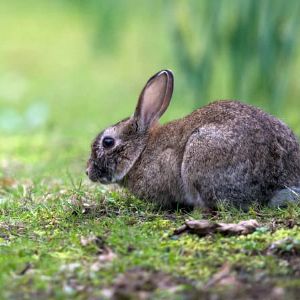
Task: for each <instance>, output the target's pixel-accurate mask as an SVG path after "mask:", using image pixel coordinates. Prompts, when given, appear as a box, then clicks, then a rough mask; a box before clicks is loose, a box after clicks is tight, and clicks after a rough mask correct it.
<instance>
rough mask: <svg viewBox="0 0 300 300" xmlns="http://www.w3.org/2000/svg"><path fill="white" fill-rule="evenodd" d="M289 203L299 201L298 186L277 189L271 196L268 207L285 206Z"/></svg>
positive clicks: (299, 190)
mask: <svg viewBox="0 0 300 300" xmlns="http://www.w3.org/2000/svg"><path fill="white" fill-rule="evenodd" d="M289 203H300V187H287V188H285V189H282V190H279V191H277V192H276V193H275V194H274V196H273V197H272V198H271V200H270V202H269V204H268V206H269V207H285V206H288V204H289Z"/></svg>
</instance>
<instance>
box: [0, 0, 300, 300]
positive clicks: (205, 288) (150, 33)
mask: <svg viewBox="0 0 300 300" xmlns="http://www.w3.org/2000/svg"><path fill="white" fill-rule="evenodd" d="M85 2H88V1H61V0H59V1H58V0H57V1H54V0H44V1H35V0H28V1H26V3H25V2H24V1H19V0H10V1H0V24H1V26H0V36H1V42H0V61H1V64H0V299H177V298H178V299H214V300H215V299H297V298H299V297H298V293H299V289H300V277H299V276H300V231H299V222H300V221H299V215H300V208H299V207H297V206H290V207H288V208H286V209H272V210H271V209H267V208H259V207H255V206H254V207H253V208H252V209H251V210H250V211H249V212H247V213H245V212H242V211H239V210H236V209H234V208H230V207H220V208H219V210H218V211H217V212H215V213H212V214H208V213H204V212H201V211H184V210H180V209H177V210H175V211H165V210H163V209H161V208H160V207H155V206H153V205H151V204H150V203H146V202H143V201H140V200H138V199H135V198H134V197H133V196H132V195H129V194H128V193H127V192H126V191H124V190H122V191H120V190H118V189H115V187H112V188H108V187H105V186H101V185H95V184H92V183H90V182H89V181H88V180H87V178H86V176H85V174H84V172H85V166H86V160H87V158H88V155H89V145H90V142H91V140H92V139H93V138H94V137H95V136H96V134H97V133H98V132H100V131H101V130H102V129H103V128H105V127H106V126H108V125H110V124H113V123H115V122H118V121H119V120H121V119H123V118H125V117H127V116H130V115H131V114H132V113H133V110H134V107H135V105H136V101H137V99H138V95H139V92H140V90H141V89H142V87H143V85H144V84H145V82H146V80H147V79H148V78H149V77H150V76H151V75H152V74H154V73H155V72H157V71H158V70H160V69H163V68H170V69H172V70H173V71H174V73H175V76H176V83H175V90H174V97H173V100H172V103H171V104H170V107H169V109H168V110H167V112H166V114H165V115H164V117H163V120H162V122H166V121H169V120H173V119H176V118H179V117H182V116H184V115H187V114H188V113H190V112H191V111H192V110H193V107H195V106H197V107H199V106H201V105H202V104H204V103H207V102H211V101H213V100H214V99H220V98H236V94H234V93H233V90H231V86H234V82H231V81H230V76H228V74H229V72H230V64H231V62H230V61H228V58H227V56H226V55H221V56H218V57H217V58H216V60H215V65H216V67H217V72H216V74H215V78H213V81H212V82H213V84H211V86H210V87H207V88H208V89H209V90H211V92H210V93H209V95H210V97H209V98H207V99H203V94H202V93H203V92H205V91H203V90H202V88H201V87H199V94H198V92H197V95H195V94H194V92H192V91H190V85H189V83H190V81H193V80H191V79H188V80H187V78H186V79H185V76H184V70H181V69H180V67H179V65H178V60H179V57H178V55H177V54H176V51H175V52H174V51H173V50H174V49H173V48H174V44H173V43H172V40H171V39H169V37H170V34H171V33H172V30H171V27H168V26H169V25H172V23H173V21H172V22H171V19H172V17H171V15H169V14H168V11H167V10H165V9H162V3H164V1H154V2H153V1H152V2H151V5H148V2H147V1H146V2H144V4H143V6H139V5H136V4H135V2H134V1H133V2H132V1H129V2H128V3H127V2H126V7H124V6H120V7H118V5H116V6H115V7H110V6H103V8H105V7H106V8H107V10H105V9H104V10H101V6H100V8H99V10H96V9H93V7H92V6H91V8H90V10H89V9H87V8H85V6H84V3H85ZM89 2H90V3H96V2H97V1H89ZM98 2H99V1H98ZM98 2H97V3H98ZM100 2H101V1H100ZM100 2H99V3H100ZM121 2H122V3H125V2H124V1H120V3H121ZM137 2H138V1H137ZM76 3H77V4H78V5H76ZM80 3H81V4H82V5H81V4H80ZM101 3H103V5H104V4H105V3H110V2H109V1H107V2H106V1H102V2H101ZM101 3H100V4H101ZM149 3H150V2H149ZM155 3H156V5H155ZM159 3H161V4H159ZM170 3H171V2H170ZM127 4H128V6H127ZM153 5H154V6H153ZM124 9H126V11H127V14H129V16H130V22H129V21H127V22H126V24H123V19H122V16H123V14H124ZM92 11H93V12H94V13H96V12H97V14H99V17H97V16H96V15H95V14H93V13H92ZM108 11H110V12H113V13H114V15H113V18H115V20H116V21H120V22H121V23H122V26H121V27H122V34H120V36H118V37H116V38H117V39H118V41H117V43H116V44H114V43H112V45H111V43H109V42H110V37H111V31H109V30H106V29H107V28H108V26H107V24H106V23H107V22H109V21H110V19H109V18H108V15H106V13H107V12H108ZM118 12H119V13H118ZM178 12H182V13H183V15H182V16H183V17H184V16H185V14H186V11H185V10H184V9H183V10H182V9H180V10H178ZM115 13H116V14H115ZM204 13H205V14H206V12H204ZM231 14H232V10H231V7H230V6H228V12H227V13H226V11H224V16H225V15H228V17H230V15H231ZM166 16H167V18H166ZM199 16H201V15H199ZM102 17H104V18H105V19H104V22H102V23H101V22H100V21H102V19H101V18H102ZM119 17H120V18H119ZM197 19H199V20H202V19H203V18H201V17H199V18H198V17H197ZM128 20H129V19H128ZM204 20H205V19H204ZM270 20H272V18H270ZM99 22H100V23H99ZM101 24H102V25H101ZM228 24H229V23H228ZM167 25H168V26H167ZM97 26H99V28H98V27H97ZM101 26H102V28H101ZM103 28H104V31H103ZM111 28H113V27H111ZM207 28H210V26H206V25H205V26H204V27H203V30H204V31H203V33H205V36H208V34H207V32H206V29H207ZM104 32H106V33H107V35H106V36H105V35H104ZM188 33H189V29H188V28H187V34H188ZM200 36H201V39H199V42H200V44H199V46H201V44H203V39H202V34H201V35H200ZM205 40H206V39H204V41H205ZM197 43H198V42H197ZM197 43H196V44H197ZM204 44H205V43H204ZM109 45H110V46H109ZM276 45H277V44H276ZM276 45H275V46H274V49H275V47H277V46H276ZM196 46H197V45H196ZM197 47H198V46H197ZM270 47H271V46H270ZM193 49H194V50H197V49H195V48H193ZM197 51H198V50H197ZM197 51H196V52H195V53H197ZM193 53H194V51H193ZM212 53H214V52H213V51H212ZM298 53H299V48H297V55H296V58H295V60H293V64H292V66H291V68H288V69H284V71H282V69H281V68H280V74H281V73H282V74H289V76H288V78H290V79H287V78H286V80H287V81H289V92H288V93H287V94H286V95H284V96H282V95H280V97H279V98H282V99H284V101H283V104H284V105H283V106H282V109H278V110H277V114H276V116H278V117H280V118H281V119H282V120H283V121H284V122H286V123H287V124H288V125H289V126H290V127H291V128H293V130H294V131H295V133H296V134H297V135H298V136H299V135H300V123H299V86H300V85H299V76H298V75H299V66H300V55H299V54H298ZM268 55H269V53H268ZM237 61H239V60H237ZM204 67H205V66H204ZM255 72H257V71H256V67H255V64H253V68H251V70H249V72H248V73H247V74H248V75H247V76H248V77H253V78H254V76H255V74H256V73H255ZM204 73H205V72H204ZM204 73H203V74H204ZM248 77H246V78H248ZM244 79H245V78H244V77H243V82H244V83H243V84H245V85H247V86H248V84H249V86H250V87H251V86H252V85H251V84H250V83H249V82H248V80H244ZM276 85H278V86H280V83H278V84H277V83H276ZM241 90H242V91H243V90H244V87H242V88H241ZM204 94H205V93H204ZM257 95H260V96H261V97H258V96H257ZM273 96H274V95H273V94H272V95H263V97H262V95H261V93H260V91H257V90H256V89H254V90H253V93H251V96H250V95H249V97H248V96H247V97H245V98H243V99H241V100H242V101H246V102H247V101H248V103H252V104H256V103H257V104H261V107H262V108H265V109H267V108H268V105H267V104H268V101H272V99H273ZM255 101H257V102H255ZM193 219H194V220H200V219H205V220H211V221H213V222H219V221H223V222H238V221H241V220H249V219H255V220H257V222H258V223H259V228H258V229H257V230H256V231H255V232H254V233H251V234H248V235H238V236H231V235H222V234H221V233H211V234H209V235H206V236H198V235H196V234H192V233H189V232H185V233H182V234H178V235H175V234H174V230H175V229H177V228H179V227H181V226H182V225H183V224H184V222H185V220H193Z"/></svg>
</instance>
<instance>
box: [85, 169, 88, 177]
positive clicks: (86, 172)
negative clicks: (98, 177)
mask: <svg viewBox="0 0 300 300" xmlns="http://www.w3.org/2000/svg"><path fill="white" fill-rule="evenodd" d="M85 174H86V175H87V176H89V168H87V169H86V170H85Z"/></svg>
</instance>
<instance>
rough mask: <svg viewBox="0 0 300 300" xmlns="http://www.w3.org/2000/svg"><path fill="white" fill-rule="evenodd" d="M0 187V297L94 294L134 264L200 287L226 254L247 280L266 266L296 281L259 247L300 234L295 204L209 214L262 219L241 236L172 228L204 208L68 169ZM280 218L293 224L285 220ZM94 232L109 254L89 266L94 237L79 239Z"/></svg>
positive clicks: (277, 276)
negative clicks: (172, 207) (117, 187)
mask: <svg viewBox="0 0 300 300" xmlns="http://www.w3.org/2000/svg"><path fill="white" fill-rule="evenodd" d="M0 191H1V206H0V232H1V237H0V245H1V248H0V249H1V250H0V251H1V255H0V269H1V274H0V290H1V295H0V296H1V298H10V299H11V298H14V299H15V298H21V299H30V298H32V297H36V298H38V299H45V297H53V298H59V299H67V298H68V297H70V295H72V296H77V297H78V298H79V299H80V298H88V297H92V296H95V297H96V296H97V295H98V296H99V295H101V293H102V289H104V288H109V287H110V286H111V285H112V283H113V282H114V280H115V278H116V277H117V276H118V274H120V273H123V272H125V271H126V270H128V269H131V268H134V267H136V266H139V267H143V268H145V269H150V270H162V271H164V272H166V273H169V274H171V275H172V276H175V277H178V276H180V277H184V278H186V279H188V280H190V282H192V283H193V285H194V286H195V287H197V288H199V289H201V287H202V286H203V285H205V283H206V282H208V280H209V279H210V278H211V277H212V276H213V274H215V273H216V272H218V270H219V269H220V268H221V267H222V266H223V265H224V264H225V263H228V264H230V266H231V268H232V269H239V270H240V272H243V273H245V274H248V276H249V277H250V278H252V277H253V279H252V280H253V281H255V279H254V278H255V276H257V275H255V274H259V273H263V274H264V276H265V277H267V278H268V279H269V280H272V282H273V281H274V282H275V283H277V284H279V285H280V286H284V285H285V286H286V285H287V286H291V285H294V284H295V281H296V282H297V279H296V277H294V273H295V270H293V269H292V268H291V265H290V264H289V263H288V259H287V258H286V260H285V259H283V258H282V257H280V256H276V255H266V249H267V248H268V247H269V246H270V245H271V244H272V243H273V242H274V241H277V240H282V239H283V238H286V237H291V238H293V239H295V240H300V232H299V229H298V224H297V220H298V219H299V216H300V209H299V208H298V207H290V208H288V209H285V210H273V211H272V210H268V209H264V210H260V211H259V212H258V213H257V212H256V210H251V211H250V212H249V213H244V212H240V211H236V210H234V209H232V208H231V209H223V210H222V209H221V210H220V211H219V212H218V214H217V215H215V216H208V217H209V218H213V219H214V220H222V221H226V222H235V221H238V220H244V219H249V218H256V219H257V220H258V221H259V222H260V224H261V228H260V229H259V230H258V231H256V232H255V233H253V234H250V235H248V236H241V237H223V236H221V235H216V236H208V237H204V238H199V237H198V236H196V235H189V234H184V235H182V236H172V233H173V230H174V229H175V228H177V227H179V226H180V225H181V224H182V223H183V222H184V220H185V219H192V218H196V219H199V218H201V217H203V215H202V214H201V212H199V211H194V212H191V213H184V212H182V211H177V212H176V211H175V212H165V211H161V210H159V208H157V207H153V206H151V205H150V204H146V203H143V202H141V201H138V200H137V199H134V198H133V197H132V196H130V195H127V194H125V193H124V192H107V191H104V190H103V188H101V187H97V186H92V185H90V184H89V183H86V182H84V183H83V182H81V181H77V180H75V179H74V178H72V177H70V179H69V180H68V181H67V182H66V183H64V182H62V181H61V180H54V179H53V178H52V179H42V180H37V181H36V182H28V181H21V180H20V181H19V182H18V181H17V182H6V185H5V184H4V183H2V187H1V190H0ZM205 217H206V218H207V216H205ZM274 220H276V226H275V228H273V227H272V226H271V224H272V222H273V221H274ZM287 220H293V221H295V222H296V224H295V225H294V226H293V227H292V228H289V227H290V225H289V223H288V222H287ZM91 235H93V236H97V237H100V238H101V239H103V240H104V243H105V245H107V246H108V247H109V248H110V249H111V250H112V251H113V252H114V253H115V254H116V257H115V258H114V259H113V260H112V261H105V260H104V261H103V262H102V263H100V265H99V266H98V267H97V268H96V269H94V268H95V266H97V261H99V259H98V255H99V248H98V246H97V245H96V244H94V243H91V244H89V245H86V246H83V244H82V243H81V239H82V238H87V237H89V236H91ZM287 252H288V250H287ZM291 256H292V254H291ZM249 258H251V259H249ZM95 264H96V265H95ZM26 266H30V267H29V269H28V271H27V272H25V271H24V269H25V268H26ZM93 266H94V267H93ZM241 270H242V271H241ZM23 272H24V274H22V273H23ZM287 279H288V280H287ZM291 279H293V280H292V281H291ZM70 282H72V283H73V285H72V284H71V283H70ZM74 282H75V283H76V284H74ZM78 286H83V287H84V288H83V289H82V290H77V287H78Z"/></svg>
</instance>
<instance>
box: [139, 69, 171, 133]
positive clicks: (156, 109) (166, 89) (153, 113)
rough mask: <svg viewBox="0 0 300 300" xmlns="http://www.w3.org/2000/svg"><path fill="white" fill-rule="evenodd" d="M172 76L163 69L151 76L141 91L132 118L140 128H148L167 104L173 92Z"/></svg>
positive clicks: (164, 109)
mask: <svg viewBox="0 0 300 300" xmlns="http://www.w3.org/2000/svg"><path fill="white" fill-rule="evenodd" d="M173 85H174V77H173V74H172V72H171V71H169V70H163V71H160V72H158V73H156V74H155V75H154V76H152V77H151V78H150V79H149V80H148V82H147V84H146V85H145V87H144V89H143V90H142V92H141V95H140V97H139V101H138V104H137V107H136V110H135V113H134V118H136V119H137V120H138V124H139V126H140V128H141V129H142V130H146V129H148V128H149V127H150V126H151V125H152V124H153V123H154V122H155V121H157V120H158V119H159V118H160V117H161V115H162V114H163V113H164V112H165V111H166V109H167V107H168V106H169V103H170V100H171V97H172V93H173Z"/></svg>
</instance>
